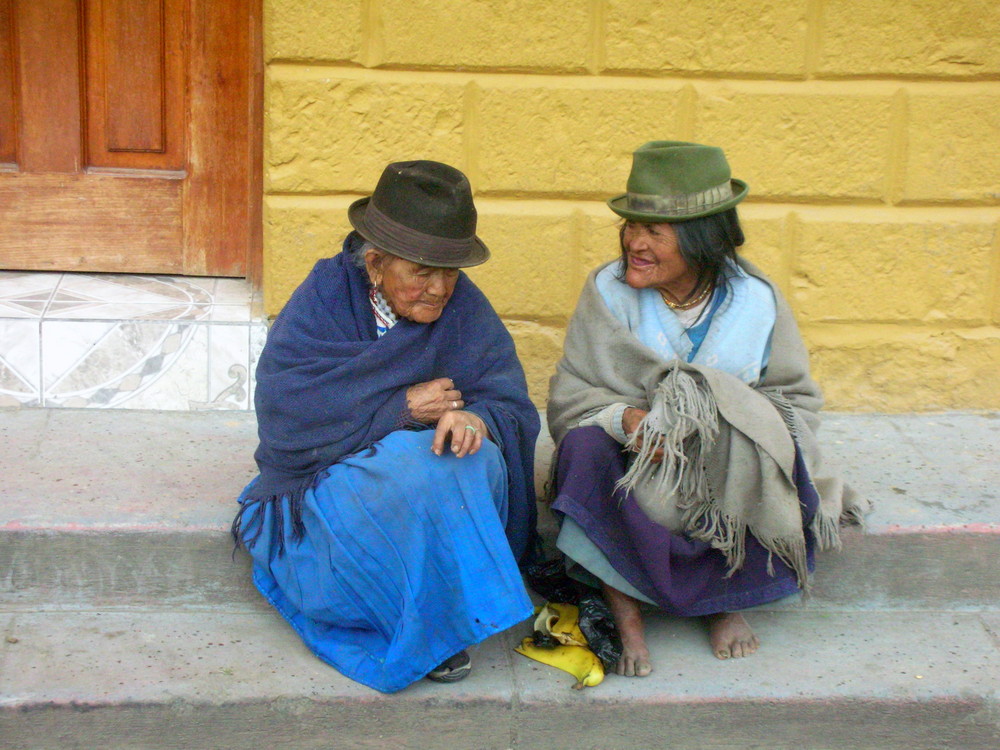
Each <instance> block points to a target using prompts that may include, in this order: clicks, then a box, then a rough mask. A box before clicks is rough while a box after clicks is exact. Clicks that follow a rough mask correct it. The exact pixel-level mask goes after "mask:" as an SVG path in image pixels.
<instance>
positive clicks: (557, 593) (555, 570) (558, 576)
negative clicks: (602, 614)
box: [524, 558, 586, 604]
mask: <svg viewBox="0 0 1000 750" xmlns="http://www.w3.org/2000/svg"><path fill="white" fill-rule="evenodd" d="M524 575H525V577H526V578H527V579H528V585H529V586H531V588H532V590H533V591H534V592H535V593H536V594H538V595H539V596H540V597H542V598H543V599H545V601H547V602H562V603H563V604H576V603H577V602H578V601H579V599H580V594H581V593H583V590H584V589H585V588H586V587H585V586H584V585H583V584H582V583H579V582H578V581H574V580H573V579H572V578H570V577H569V576H568V575H566V566H565V564H564V563H563V561H562V558H556V559H554V560H541V561H539V562H536V563H531V565H528V566H527V567H526V568H525V570H524Z"/></svg>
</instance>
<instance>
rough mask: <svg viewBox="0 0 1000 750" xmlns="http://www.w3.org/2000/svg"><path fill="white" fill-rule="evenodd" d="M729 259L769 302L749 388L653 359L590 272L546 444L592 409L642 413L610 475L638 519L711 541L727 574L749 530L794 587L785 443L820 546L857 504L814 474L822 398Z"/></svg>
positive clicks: (799, 559)
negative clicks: (787, 570) (659, 455)
mask: <svg viewBox="0 0 1000 750" xmlns="http://www.w3.org/2000/svg"><path fill="white" fill-rule="evenodd" d="M740 266H741V267H742V268H743V269H744V270H745V271H746V272H747V273H749V274H750V275H752V276H756V277H757V278H759V279H761V280H763V281H765V282H766V283H768V284H769V285H771V288H772V290H773V291H774V296H775V301H776V303H777V319H776V321H775V325H774V334H773V337H772V341H771V355H770V361H769V363H768V366H767V372H766V374H765V376H764V379H763V381H762V382H761V383H760V384H759V385H758V386H757V387H756V388H752V387H750V386H748V385H746V384H745V383H743V382H742V381H741V380H739V379H738V378H736V377H735V376H733V375H730V374H728V373H725V372H722V371H720V370H716V369H713V368H710V367H705V366H701V365H694V364H689V363H686V362H681V361H679V360H673V361H670V362H666V361H664V360H662V359H660V357H659V356H658V355H657V354H656V353H655V352H654V351H653V350H651V349H649V348H648V347H646V346H645V345H643V344H642V343H641V342H639V340H638V339H637V338H636V337H635V336H634V335H633V334H632V333H630V332H629V331H628V330H627V329H626V328H625V327H624V326H623V325H622V324H621V323H620V322H619V321H618V320H617V319H616V318H615V317H614V316H613V315H612V313H611V312H610V311H609V310H608V308H607V306H606V305H605V304H604V300H603V299H602V297H601V294H600V292H599V291H598V290H597V287H596V285H595V283H594V279H595V276H596V274H597V271H594V272H593V273H591V274H590V276H589V277H588V279H587V283H586V285H585V287H584V290H583V293H582V294H581V296H580V301H579V303H578V305H577V308H576V312H575V313H574V314H573V317H572V319H571V320H570V324H569V329H568V331H567V335H566V343H565V349H564V355H563V358H562V360H561V361H560V362H559V364H558V365H557V367H556V374H555V375H554V376H553V377H552V380H551V382H550V387H549V402H548V421H549V430H550V432H551V433H552V437H553V438H554V439H555V441H556V443H557V444H558V443H559V442H560V441H561V440H562V438H563V437H564V436H565V434H566V433H567V432H568V431H569V430H570V429H572V428H573V427H575V426H576V425H577V424H578V423H579V422H580V420H581V419H582V418H583V417H584V416H585V415H587V414H588V413H590V412H592V411H593V410H595V409H599V408H601V407H604V406H607V405H609V404H612V403H616V402H619V403H627V404H629V405H631V406H635V407H638V408H640V409H644V410H647V411H648V412H649V414H648V415H647V417H646V419H645V420H643V423H642V424H641V425H640V429H639V430H637V431H636V434H635V435H634V436H633V439H632V441H631V443H630V446H629V447H632V448H634V447H635V444H636V443H637V442H641V443H642V445H643V449H641V450H639V451H638V453H637V455H636V458H635V460H634V461H633V462H632V464H631V467H630V469H629V471H628V473H627V474H626V476H625V477H624V478H623V480H622V482H623V484H624V486H626V487H627V488H628V489H630V490H632V492H633V493H634V496H635V498H636V501H637V502H638V503H639V505H640V507H642V508H643V510H644V511H645V512H646V514H647V515H649V516H650V517H651V518H652V519H653V520H654V521H657V522H660V523H663V524H664V525H667V526H673V523H672V521H678V522H679V525H680V527H681V528H682V529H683V531H684V532H685V533H686V534H687V535H688V536H690V537H692V538H694V539H699V540H703V541H707V542H709V543H711V544H712V546H713V547H715V548H716V549H719V550H720V551H721V552H722V553H723V554H725V556H726V560H727V563H728V565H729V568H730V572H732V571H734V570H736V569H738V568H739V567H740V566H741V565H742V564H743V561H744V554H745V550H744V540H745V537H746V532H747V531H749V532H750V533H751V534H753V536H754V537H755V538H756V539H757V540H758V541H759V542H760V543H761V544H762V545H763V546H764V547H765V549H767V550H768V551H769V552H770V553H772V554H775V555H778V557H780V558H781V559H782V560H784V561H785V562H786V563H787V564H788V565H789V566H790V567H791V568H792V569H793V570H795V572H796V574H797V576H798V580H799V585H800V586H806V585H807V583H808V571H807V566H806V543H805V538H804V534H803V531H802V516H801V511H800V507H799V499H798V494H797V490H796V487H795V483H794V481H793V469H794V465H795V444H796V443H797V444H798V446H799V449H800V451H801V452H802V456H803V459H804V461H805V464H806V466H807V468H808V469H809V474H810V477H811V478H812V481H813V484H814V485H815V487H816V490H817V491H818V493H819V496H820V509H819V511H818V513H817V514H816V517H815V519H814V520H813V522H812V527H811V528H812V531H813V532H814V534H815V536H816V539H817V541H818V544H819V547H820V549H827V548H839V546H840V534H839V525H840V523H841V522H842V521H852V522H857V523H860V522H861V521H862V515H863V513H864V512H865V511H866V510H867V504H864V503H862V502H860V501H859V499H858V498H857V496H856V495H855V493H854V492H853V491H851V490H850V489H849V488H848V487H846V486H845V485H844V483H843V482H842V481H841V480H840V479H839V478H837V477H835V476H832V475H829V474H827V473H826V472H825V471H824V467H823V465H822V462H821V460H820V452H819V446H818V444H817V441H816V435H815V432H816V429H817V428H818V426H819V419H818V416H817V412H818V411H819V409H820V406H821V405H822V396H821V395H820V392H819V388H818V387H817V385H816V383H815V382H814V381H813V380H812V378H811V377H810V376H809V361H808V353H807V351H806V348H805V345H804V344H803V342H802V338H801V336H800V335H799V331H798V327H797V326H796V324H795V320H794V318H793V316H792V313H791V310H790V309H789V307H788V304H787V303H786V302H785V301H784V299H783V298H782V296H781V294H780V293H779V292H778V290H777V289H776V288H775V287H774V285H773V284H771V282H770V281H769V280H768V279H767V278H766V277H765V276H764V275H763V274H762V273H761V272H760V271H759V270H758V269H756V268H755V267H754V266H753V265H752V264H750V263H748V262H746V261H744V260H742V259H741V260H740ZM597 270H598V271H599V270H600V269H597ZM640 438H641V440H640ZM793 440H794V442H793ZM656 447H660V448H662V449H663V451H664V457H663V460H662V462H660V463H655V462H653V461H652V460H651V458H652V456H651V454H652V451H653V449H654V448H656Z"/></svg>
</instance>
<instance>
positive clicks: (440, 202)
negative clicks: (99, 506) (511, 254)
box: [347, 160, 490, 268]
mask: <svg viewBox="0 0 1000 750" xmlns="http://www.w3.org/2000/svg"><path fill="white" fill-rule="evenodd" d="M347 218H348V219H349V220H350V222H351V226H353V227H354V228H355V229H356V230H357V231H358V233H359V234H360V235H361V236H362V237H364V238H365V239H366V240H368V241H369V242H371V243H372V244H373V245H375V247H377V248H378V249H379V250H385V251H386V252H387V253H392V254H393V255H398V256H399V257H401V258H406V259H407V260H411V261H413V262H414V263H420V264H421V265H425V266H439V267H444V268H465V267H468V266H478V265H479V264H480V263H485V262H486V261H487V260H488V259H489V257H490V251H489V250H488V249H487V247H486V245H484V244H483V241H482V240H480V239H479V238H478V237H477V236H476V207H475V206H474V205H473V203H472V187H471V186H470V185H469V180H468V179H467V178H466V176H465V175H464V174H462V173H461V172H460V171H458V170H457V169H455V168H454V167H449V166H448V165H447V164H442V163H441V162H437V161H422V160H421V161H401V162H394V163H393V164H390V165H389V166H387V167H386V168H385V169H384V170H383V171H382V176H381V177H380V178H379V181H378V185H376V186H375V192H373V193H372V195H371V197H370V198H362V199H361V200H357V201H355V202H354V203H352V204H351V206H350V208H348V209H347Z"/></svg>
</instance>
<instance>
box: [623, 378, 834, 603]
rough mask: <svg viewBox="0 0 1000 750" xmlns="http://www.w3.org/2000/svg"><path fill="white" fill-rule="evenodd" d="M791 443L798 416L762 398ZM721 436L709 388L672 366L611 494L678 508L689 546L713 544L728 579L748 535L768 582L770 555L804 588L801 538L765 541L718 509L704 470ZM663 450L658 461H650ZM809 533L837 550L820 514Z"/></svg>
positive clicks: (775, 396) (778, 400)
mask: <svg viewBox="0 0 1000 750" xmlns="http://www.w3.org/2000/svg"><path fill="white" fill-rule="evenodd" d="M766 395H767V396H768V399H769V400H770V402H771V403H772V404H774V406H775V409H776V410H777V411H778V413H779V414H780V415H781V417H782V419H783V421H784V422H785V424H786V425H787V426H788V430H789V432H790V433H791V434H792V436H793V437H794V436H795V435H796V434H797V432H796V431H797V429H798V427H797V424H796V415H795V412H794V409H793V408H792V405H791V404H790V403H789V402H788V400H787V399H785V398H784V397H783V396H782V394H781V393H780V391H776V390H772V391H770V392H768V393H767V394H766ZM718 436H719V412H718V406H717V404H716V402H715V397H714V395H713V393H712V390H711V389H710V388H707V387H704V386H702V384H701V383H699V382H698V380H697V379H696V378H695V377H694V376H693V375H692V374H691V373H690V372H687V371H684V370H682V369H681V368H680V367H679V366H677V365H676V363H675V364H674V365H673V366H672V367H671V369H670V371H669V372H668V373H667V375H666V377H664V378H663V380H662V381H661V382H660V383H659V385H657V387H656V392H655V395H654V396H653V403H652V405H651V407H650V411H649V413H648V414H647V415H646V417H645V418H644V419H643V420H642V422H641V423H640V424H639V427H638V429H637V430H636V431H635V433H633V435H632V437H631V438H630V439H629V442H628V444H627V445H626V448H627V449H628V450H631V451H634V452H635V453H636V457H635V458H634V460H633V461H632V464H631V466H630V467H629V469H628V471H627V472H626V473H625V475H624V476H623V477H622V478H621V480H619V481H618V483H617V485H616V488H618V489H622V490H625V491H627V492H632V491H635V490H636V489H637V486H638V485H642V487H641V489H640V491H639V492H637V494H636V497H637V499H638V500H640V504H641V505H647V506H649V507H650V508H653V509H654V513H655V508H656V507H657V506H658V507H659V508H660V509H663V508H664V507H665V506H666V504H667V503H676V507H677V509H678V510H679V511H680V512H681V524H682V525H683V527H684V530H685V533H687V534H688V536H690V537H691V538H692V539H696V540H698V541H702V542H706V543H708V544H711V546H712V548H713V549H716V550H719V552H721V553H722V554H723V555H724V556H725V558H726V565H727V566H728V571H727V573H726V577H727V578H728V577H730V576H732V575H733V573H735V572H736V571H737V570H739V569H740V568H741V567H742V566H743V563H744V562H745V561H746V535H747V532H748V531H749V532H750V533H751V534H753V535H754V537H755V538H756V539H757V541H759V542H760V543H761V545H762V546H763V547H764V548H765V549H766V550H767V551H768V567H767V572H768V574H769V575H774V565H773V562H772V556H774V555H777V556H778V558H779V559H781V560H782V561H783V562H784V563H785V564H786V565H788V566H789V567H790V568H791V569H792V570H794V571H795V575H796V578H797V580H798V582H799V587H800V588H803V589H808V588H809V566H808V557H807V547H806V541H805V538H804V537H803V536H802V535H801V534H798V535H794V536H787V537H786V536H770V537H768V536H765V535H762V534H760V533H758V532H757V531H756V530H755V529H753V528H751V527H750V526H749V524H748V523H747V522H746V521H745V520H744V519H741V518H739V517H738V516H736V515H734V514H732V513H727V512H725V511H724V510H722V507H721V506H722V504H721V503H720V502H719V501H718V499H717V498H716V497H715V495H714V493H713V492H712V491H711V488H710V486H709V482H708V476H707V472H706V470H705V464H706V460H707V456H708V454H709V452H710V451H711V450H712V447H713V445H714V444H715V440H716V438H717V437H718ZM658 450H662V452H663V453H662V460H660V461H656V460H655V454H656V452H657V451H658ZM812 528H813V532H814V534H815V535H816V539H817V541H818V542H819V544H820V547H821V548H823V549H828V548H834V549H840V536H839V533H838V528H837V523H836V521H835V520H834V521H833V522H832V523H831V522H830V521H829V519H825V518H823V517H822V515H821V514H819V513H817V515H816V518H815V519H814V520H813V522H812Z"/></svg>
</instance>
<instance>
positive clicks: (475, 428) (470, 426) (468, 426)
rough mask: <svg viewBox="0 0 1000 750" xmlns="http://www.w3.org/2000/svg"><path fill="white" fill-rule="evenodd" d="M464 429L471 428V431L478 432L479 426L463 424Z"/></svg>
mask: <svg viewBox="0 0 1000 750" xmlns="http://www.w3.org/2000/svg"><path fill="white" fill-rule="evenodd" d="M465 429H467V430H472V431H473V432H479V428H478V427H473V426H472V425H471V424H467V425H465Z"/></svg>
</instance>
